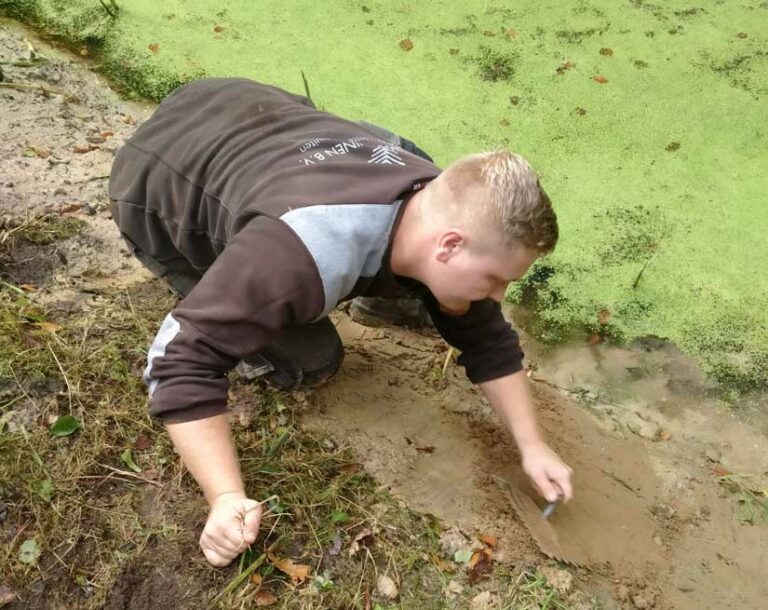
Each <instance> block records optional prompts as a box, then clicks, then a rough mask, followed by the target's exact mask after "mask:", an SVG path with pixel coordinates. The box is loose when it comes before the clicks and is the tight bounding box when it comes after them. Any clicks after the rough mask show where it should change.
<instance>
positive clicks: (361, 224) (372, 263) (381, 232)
mask: <svg viewBox="0 0 768 610" xmlns="http://www.w3.org/2000/svg"><path fill="white" fill-rule="evenodd" d="M401 204H402V201H396V202H395V203H394V204H390V205H378V204H367V203H362V204H349V203H347V204H340V205H315V206H310V207H304V208H297V209H295V210H291V211H290V212H287V213H286V214H283V215H282V216H281V217H280V219H281V220H282V221H283V222H284V223H285V224H287V225H288V226H289V227H290V228H291V229H292V230H293V231H294V233H296V235H297V236H298V238H299V239H300V240H301V241H302V242H303V243H304V245H305V246H306V248H307V250H308V251H309V253H310V255H311V256H312V258H313V259H314V261H315V265H317V270H318V272H319V274H320V279H321V281H322V283H323V292H324V294H325V307H324V308H323V312H322V313H321V314H320V316H319V317H323V316H325V315H328V313H329V312H330V311H332V310H333V308H334V307H336V305H337V304H338V302H339V301H340V300H341V299H342V298H344V297H345V296H346V295H348V294H349V293H350V292H351V291H352V288H353V287H354V285H355V283H356V282H357V280H358V279H359V278H361V277H373V276H375V275H376V273H377V272H378V271H379V269H380V268H381V264H382V260H383V258H384V253H385V252H386V250H387V247H388V245H389V237H390V233H391V232H392V226H393V225H394V222H395V219H396V218H397V213H398V210H399V209H400V206H401Z"/></svg>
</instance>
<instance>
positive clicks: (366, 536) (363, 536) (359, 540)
mask: <svg viewBox="0 0 768 610" xmlns="http://www.w3.org/2000/svg"><path fill="white" fill-rule="evenodd" d="M371 545H373V532H371V530H369V529H368V528H367V527H366V528H365V529H363V530H361V531H360V532H359V533H358V534H357V535H356V536H355V538H354V539H353V540H352V544H350V545H349V556H350V557H352V556H353V555H354V554H355V553H357V552H358V551H359V550H360V549H362V548H365V547H370V546H371Z"/></svg>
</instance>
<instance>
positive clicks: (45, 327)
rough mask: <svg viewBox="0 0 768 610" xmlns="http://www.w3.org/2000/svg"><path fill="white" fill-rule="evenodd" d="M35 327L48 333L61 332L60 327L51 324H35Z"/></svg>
mask: <svg viewBox="0 0 768 610" xmlns="http://www.w3.org/2000/svg"><path fill="white" fill-rule="evenodd" d="M35 326H37V327H38V328H41V329H42V330H45V331H48V332H49V333H55V332H56V331H58V330H61V326H59V325H58V324H54V323H53V322H35Z"/></svg>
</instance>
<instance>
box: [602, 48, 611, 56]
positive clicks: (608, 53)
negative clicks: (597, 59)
mask: <svg viewBox="0 0 768 610" xmlns="http://www.w3.org/2000/svg"><path fill="white" fill-rule="evenodd" d="M600 55H607V56H609V57H610V56H611V55H613V49H611V48H610V47H603V48H602V49H600Z"/></svg>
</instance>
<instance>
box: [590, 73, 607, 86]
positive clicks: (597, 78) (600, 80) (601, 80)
mask: <svg viewBox="0 0 768 610" xmlns="http://www.w3.org/2000/svg"><path fill="white" fill-rule="evenodd" d="M592 80H593V81H595V82H596V83H600V84H601V85H604V84H605V83H607V82H608V79H607V78H605V76H602V75H601V74H598V75H597V76H593V77H592Z"/></svg>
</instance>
